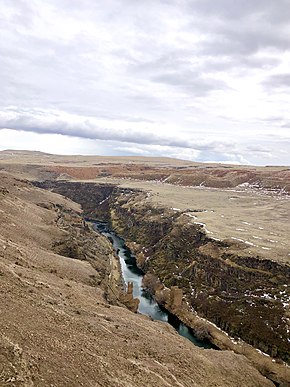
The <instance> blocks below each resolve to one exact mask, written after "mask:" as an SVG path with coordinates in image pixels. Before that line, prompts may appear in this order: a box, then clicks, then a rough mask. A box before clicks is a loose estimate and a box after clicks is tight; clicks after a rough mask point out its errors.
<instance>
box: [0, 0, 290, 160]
mask: <svg viewBox="0 0 290 387" xmlns="http://www.w3.org/2000/svg"><path fill="white" fill-rule="evenodd" d="M0 11H1V12H0V15H1V16H0V33H1V36H3V37H4V38H3V39H1V41H0V56H1V62H0V66H1V72H0V84H1V93H0V147H1V148H2V149H3V148H4V144H5V147H6V145H7V139H8V138H10V136H8V137H7V133H8V132H7V130H10V131H11V130H14V131H15V133H20V131H21V133H22V134H21V136H22V138H24V137H23V136H24V134H23V132H25V133H27V134H26V136H29V133H32V132H33V133H36V134H37V136H36V137H34V143H33V144H31V148H33V149H40V147H41V146H42V145H41V141H40V137H39V135H43V136H44V135H50V136H54V135H62V137H60V138H63V139H64V141H65V142H66V146H64V147H63V152H64V153H69V152H70V151H69V147H68V145H67V144H69V143H70V141H71V144H72V146H71V152H75V151H76V147H75V139H76V138H79V139H80V140H79V141H80V143H81V144H82V146H81V147H80V149H81V152H83V153H86V144H87V152H89V153H93V152H94V149H95V152H96V153H100V152H103V153H104V154H144V155H155V154H158V155H170V156H175V157H181V158H187V159H192V160H199V161H213V160H214V161H233V162H239V163H257V164H290V156H289V154H290V152H289V151H290V147H289V141H290V139H289V123H290V113H289V102H290V101H289V88H290V71H289V69H290V66H289V65H290V25H289V18H290V0H281V1H279V4H278V3H277V2H275V1H274V0H263V1H262V0H257V1H255V2H253V1H250V0H245V1H241V2H233V1H232V0H220V1H211V0H181V1H175V0H166V1H165V0H159V1H158V0H154V1H153V0H148V1H146V2H132V1H127V0H126V1H125V0H106V1H105V0H100V1H98V2H96V1H93V0H83V1H81V2H79V1H76V0H70V1H68V0H58V1H57V0H50V1H48V0H47V1H45V0H44V1H42V2H38V1H36V0H31V1H28V0H19V1H17V2H11V1H8V0H4V1H2V2H1V5H0ZM1 129H2V134H1ZM5 130H6V131H5ZM9 133H10V132H9ZM4 134H5V135H6V140H5V138H4V139H3V136H4ZM64 136H65V137H64ZM26 138H28V137H26ZM51 138H52V137H51ZM13 142H14V143H13V144H11V145H10V146H9V147H10V148H12V147H18V148H22V147H23V146H22V144H21V142H20V141H17V136H15V141H13ZM22 143H23V140H22ZM51 147H52V149H50V151H51V152H54V151H57V152H60V153H61V148H60V147H59V146H58V148H57V149H53V143H52V144H51ZM94 147H95V148H94ZM142 152H143V153H142Z"/></svg>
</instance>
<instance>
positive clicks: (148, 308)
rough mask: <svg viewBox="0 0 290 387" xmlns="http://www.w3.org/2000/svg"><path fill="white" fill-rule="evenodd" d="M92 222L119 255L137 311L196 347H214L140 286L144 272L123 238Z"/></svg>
mask: <svg viewBox="0 0 290 387" xmlns="http://www.w3.org/2000/svg"><path fill="white" fill-rule="evenodd" d="M93 224H94V227H95V228H96V229H97V230H98V231H99V232H101V233H102V234H103V235H105V236H106V237H107V238H108V239H109V240H110V241H111V242H112V244H113V247H114V249H115V251H116V253H117V254H118V256H119V259H120V263H121V268H122V274H123V278H124V281H125V282H126V284H128V282H132V283H133V296H134V297H135V298H139V300H140V304H139V308H138V312H139V313H142V314H145V315H147V316H150V317H151V318H152V319H153V320H160V321H166V322H168V323H169V324H170V325H172V326H173V327H174V328H175V329H176V331H177V332H178V333H179V334H180V335H181V336H183V337H186V338H187V339H188V340H190V341H191V342H192V343H193V344H194V345H197V346H198V347H202V348H214V346H213V345H212V344H210V343H208V342H204V341H200V340H198V339H197V338H196V337H195V336H194V335H193V333H192V332H191V330H190V329H189V328H188V327H187V326H185V325H184V324H183V323H182V322H181V321H180V320H179V319H178V318H177V317H175V316H173V315H172V314H170V313H169V312H167V311H166V310H165V309H161V308H160V307H159V305H158V304H157V303H156V301H155V300H154V299H153V298H152V296H151V295H149V294H148V293H147V292H146V291H145V290H144V289H143V288H142V279H143V276H144V273H143V271H142V270H140V269H139V268H138V267H137V265H136V259H135V256H134V255H133V254H132V252H131V251H130V250H129V249H128V247H126V244H125V241H124V239H122V238H120V237H119V236H118V235H117V234H115V233H114V232H113V231H111V230H109V229H108V226H107V223H105V222H99V221H94V222H93Z"/></svg>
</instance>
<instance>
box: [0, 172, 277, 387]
mask: <svg viewBox="0 0 290 387" xmlns="http://www.w3.org/2000/svg"><path fill="white" fill-rule="evenodd" d="M0 187H1V189H0V219H1V222H0V238H1V243H0V289H1V292H0V298H1V300H0V311H1V314H0V385H1V386H17V387H18V386H37V387H41V386H57V387H62V386H153V385H154V386H156V385H158V386H168V385H170V386H201V385H203V386H237V385H243V386H261V387H262V386H273V383H271V382H270V381H269V380H267V379H265V377H263V376H262V375H261V374H260V373H259V372H258V371H257V370H256V369H255V368H253V367H252V366H251V365H250V363H249V361H248V360H247V359H246V358H244V357H243V356H238V355H235V354H234V353H232V352H229V351H219V352H216V351H213V350H202V349H199V348H197V347H194V346H193V345H192V344H191V343H190V342H189V341H187V340H186V339H184V338H182V337H180V336H178V335H177V334H176V333H175V331H174V330H173V328H171V327H170V326H169V325H168V324H165V323H160V322H154V321H150V319H149V318H146V317H144V316H140V315H137V314H134V313H131V312H129V311H128V309H126V308H125V307H122V306H117V305H116V303H118V300H113V304H114V305H112V304H109V303H108V301H107V297H108V291H107V289H108V283H109V282H108V281H109V277H110V270H111V267H110V262H111V259H110V257H111V258H113V256H112V254H113V251H112V247H111V245H110V243H109V242H108V241H107V240H106V239H104V238H103V237H102V236H101V235H99V234H97V233H95V232H92V231H91V230H90V228H89V227H87V226H86V224H84V223H83V220H82V217H81V216H80V208H79V207H78V206H77V205H76V204H75V203H73V202H71V201H69V200H66V199H64V198H63V197H61V196H59V195H56V194H53V193H51V192H48V191H43V190H40V189H37V188H35V187H33V186H31V184H29V183H27V182H25V181H19V180H16V179H13V178H11V177H10V176H9V175H7V174H5V173H3V172H2V173H1V180H0ZM115 285H116V289H117V288H118V284H117V283H116V284H115Z"/></svg>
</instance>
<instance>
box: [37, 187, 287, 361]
mask: <svg viewBox="0 0 290 387" xmlns="http://www.w3.org/2000/svg"><path fill="white" fill-rule="evenodd" d="M42 186H44V187H45V188H48V187H49V188H51V189H53V190H54V191H57V192H58V193H61V194H63V195H66V196H69V197H71V198H73V199H74V200H76V201H77V202H79V203H81V204H82V206H83V208H84V211H85V214H89V215H93V216H95V217H97V218H101V219H107V220H109V221H110V222H111V223H112V227H113V228H114V230H115V231H117V232H118V233H119V234H120V235H122V236H123V237H125V238H126V240H127V241H128V243H129V244H130V242H134V244H132V243H131V244H130V245H131V246H133V249H134V252H135V253H136V255H137V261H138V265H139V266H140V268H142V269H143V270H144V272H146V273H151V274H154V275H155V276H156V277H158V278H159V279H160V281H161V282H162V284H163V285H164V286H165V287H166V288H170V287H172V286H178V287H179V288H181V289H182V290H183V293H184V296H185V298H186V301H187V302H188V304H189V305H190V307H192V308H193V310H195V311H196V312H198V314H199V315H200V316H203V317H205V318H207V319H208V320H210V321H212V322H213V323H215V324H216V325H217V326H219V327H220V328H222V329H223V330H225V331H226V332H228V333H229V334H230V335H231V336H233V337H239V338H242V339H243V340H244V341H246V342H247V343H249V344H252V345H253V346H255V347H256V348H259V349H260V350H262V351H263V352H266V353H268V354H269V355H270V356H272V357H277V358H280V359H283V360H285V361H287V362H289V361H290V357H289V356H290V355H289V354H290V342H289V317H290V312H289V304H288V302H289V297H290V286H289V283H290V269H289V266H283V265H279V264H278V263H275V262H272V261H269V260H263V259H261V258H260V257H258V256H257V257H247V256H245V254H243V249H244V247H245V245H244V244H243V243H240V242H239V241H236V242H230V241H218V240H214V239H211V238H209V237H208V236H207V234H206V232H205V230H204V228H203V227H202V226H201V225H198V224H196V223H194V221H193V216H194V215H193V214H194V210H191V211H185V212H183V213H182V212H176V211H174V210H172V209H169V208H161V207H157V206H156V205H155V206H154V205H152V203H150V202H149V201H148V194H147V193H144V192H141V191H136V190H130V189H120V188H117V187H114V186H112V185H94V184H86V183H66V182H63V183H59V182H50V183H42ZM197 211H199V210H197Z"/></svg>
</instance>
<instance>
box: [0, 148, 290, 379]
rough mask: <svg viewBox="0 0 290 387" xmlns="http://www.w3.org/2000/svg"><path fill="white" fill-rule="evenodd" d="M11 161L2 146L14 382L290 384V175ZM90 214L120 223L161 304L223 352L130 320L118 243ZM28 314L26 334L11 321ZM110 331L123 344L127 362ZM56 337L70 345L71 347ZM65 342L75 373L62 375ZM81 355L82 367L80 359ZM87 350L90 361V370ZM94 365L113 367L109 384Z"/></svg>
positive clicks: (174, 164)
mask: <svg viewBox="0 0 290 387" xmlns="http://www.w3.org/2000/svg"><path fill="white" fill-rule="evenodd" d="M11 153H13V152H11V151H6V152H0V168H1V172H0V173H1V190H2V191H1V192H2V198H1V206H2V207H1V209H2V211H1V216H2V217H3V220H1V239H2V242H3V248H2V250H3V251H2V253H1V266H2V267H3V270H2V271H1V273H3V274H2V275H1V277H0V280H1V290H2V288H5V289H7V290H6V293H5V294H6V297H4V293H3V292H1V293H2V295H3V302H4V303H2V304H1V305H2V306H1V308H3V310H2V311H1V327H3V329H1V331H2V332H4V333H3V335H2V338H1V340H2V341H1V352H0V354H1V359H4V360H3V361H4V363H3V364H4V367H3V372H2V374H3V375H5V378H4V377H3V378H2V379H3V380H6V381H7V380H10V379H11V378H12V379H13V378H14V379H13V380H14V381H12V382H10V383H14V385H17V386H18V385H20V386H21V385H37V386H38V385H40V386H41V385H49V384H45V383H47V382H48V381H50V383H52V384H53V383H54V384H55V385H57V386H58V385H59V386H61V385H88V386H89V385H120V386H121V385H124V386H125V385H126V386H128V385H137V386H139V385H140V386H142V385H153V384H156V383H157V385H173V386H175V385H176V386H177V385H184V386H193V385H205V386H207V385H208V386H211V385H221V386H226V385H229V386H236V385H245V386H246V385H253V386H254V385H257V386H258V385H260V386H266V385H274V384H275V385H278V386H288V385H289V383H290V373H289V363H290V359H289V354H290V342H289V329H290V328H289V327H290V324H289V321H290V311H289V299H290V293H289V292H290V266H289V263H290V259H289V251H290V249H289V241H288V238H287V235H288V234H289V224H288V223H289V214H290V208H289V196H288V192H289V185H288V182H289V172H288V169H287V168H284V167H281V168H280V167H267V168H254V167H233V166H219V165H194V163H189V162H185V161H175V160H171V159H149V160H145V158H143V159H141V158H132V159H131V160H130V159H129V158H123V159H122V158H112V159H110V158H97V157H83V156H79V157H76V158H75V157H74V158H69V157H68V156H67V157H65V156H53V155H46V154H32V153H29V152H22V153H21V152H18V153H17V152H16V153H15V154H14V153H13V154H11ZM93 164H97V165H93ZM193 171H194V172H193ZM198 176H199V177H200V179H201V180H199V178H198ZM31 216H32V218H31V219H30V217H31ZM18 219H19V220H20V221H19V220H18ZM85 219H87V220H89V219H90V220H92V219H97V220H102V221H105V222H108V224H109V225H110V227H111V229H112V230H114V231H115V232H116V233H117V234H118V235H120V236H121V237H123V238H124V239H125V241H126V245H127V246H128V247H129V248H130V249H131V250H132V252H134V254H135V256H136V262H137V265H138V267H139V268H140V269H141V270H142V271H143V272H144V274H145V277H144V287H146V288H147V290H148V291H150V293H151V294H152V295H153V296H154V297H155V299H156V301H157V302H158V303H159V304H160V305H161V306H162V307H163V308H165V309H167V310H168V311H169V312H170V313H172V314H174V315H175V316H177V317H178V318H179V319H180V320H181V321H182V322H183V323H184V324H185V325H187V326H188V327H190V328H191V329H192V330H193V332H194V333H195V334H196V335H197V336H198V337H199V338H200V339H206V340H209V341H211V342H212V343H213V344H214V345H215V346H216V347H217V348H219V349H220V351H214V350H204V349H199V348H197V347H195V346H193V345H192V344H191V343H190V342H187V340H186V339H184V338H181V337H180V336H178V335H177V334H176V333H175V331H174V330H173V328H170V327H169V326H168V324H165V323H161V322H156V321H150V319H149V318H148V317H145V316H142V315H140V314H138V313H137V314H136V313H132V312H129V311H128V308H129V309H134V299H133V300H132V298H130V297H128V295H127V294H126V291H125V289H124V285H123V282H122V277H121V271H120V264H119V262H118V259H117V257H116V255H115V253H114V251H113V249H112V246H111V244H110V242H109V241H108V240H107V239H106V238H104V237H103V236H102V235H100V234H99V233H98V232H97V231H94V230H92V228H91V226H90V222H87V221H85ZM27 246H29V247H27ZM4 247H5V249H4ZM19 294H21V297H20V296H19ZM9 297H10V298H9ZM8 300H10V302H8ZM50 301H51V303H50ZM30 302H32V305H33V307H34V308H32V305H31V307H30V308H28V305H29V303H30ZM12 303H13V304H15V305H14V307H13V308H12V307H11V305H12ZM74 303H75V305H76V306H74ZM3 305H5V309H4V306H3ZM16 305H17V307H16ZM6 309H7V311H8V313H7V316H6V313H4V311H5V310H6ZM34 309H35V310H34ZM20 311H21V312H20ZM36 311H37V312H36ZM18 313H19V316H20V315H23V316H24V318H23V321H19V317H17V315H18ZM36 315H37V317H36ZM31 316H34V318H33V319H36V322H35V323H34V325H33V327H31V326H29V323H28V322H29V321H31V318H32V317H31ZM17 320H18V321H19V322H18V324H19V329H16V326H15V325H13V324H11V321H17ZM58 320H59V322H60V323H59V324H58V325H57V324H56V321H58ZM47 321H49V324H51V328H52V329H51V330H52V333H53V334H52V336H51V337H50V336H49V337H48V336H47V334H46V335H44V336H45V338H44V341H45V343H46V346H44V347H43V348H41V349H40V348H37V343H38V344H39V342H40V333H41V332H42V334H43V333H44V332H45V323H46V322H47ZM69 321H70V323H69ZM78 324H79V325H78ZM56 325H57V326H56ZM68 325H70V327H71V328H67V327H68ZM129 325H130V327H129ZM77 326H78V327H79V328H77ZM116 326H118V328H116ZM137 326H138V329H137ZM64 327H66V328H64ZM80 327H82V329H81V331H80V330H79V329H80ZM100 327H102V329H103V331H102V332H103V333H102V332H101V330H102V329H101V328H100ZM151 327H152V328H151ZM157 327H158V328H157ZM5 329H6V331H5ZM64 329H65V330H64ZM67 329H68V330H67ZM82 330H83V331H82ZM104 331H109V332H110V340H111V341H113V342H114V345H113V347H114V346H115V347H116V348H118V350H117V351H116V353H114V354H113V353H111V352H110V344H109V343H108V342H106V340H105V338H104V337H103V336H102V335H103V334H104ZM141 332H142V333H141ZM149 332H150V333H149ZM153 332H155V334H153ZM66 333H67V334H68V337H73V338H74V339H75V340H76V343H78V345H81V347H82V348H83V351H82V353H80V352H79V351H77V348H76V346H75V347H72V344H71V343H68V342H67V340H66V339H65V336H63V335H64V334H66ZM107 333H108V332H107ZM137 333H138V334H137ZM135 334H136V335H137V336H136V338H135V339H132V337H133V336H134V335H135ZM26 335H28V337H30V339H31V341H30V340H29V342H28V343H27V341H25V339H24V338H25V336H26ZM99 335H100V336H102V337H99ZM82 336H83V337H82ZM105 336H106V334H105ZM93 337H94V338H95V340H97V343H96V342H95V341H94V340H93ZM165 337H166V338H165ZM60 338H61V339H60ZM50 340H56V341H55V342H57V343H58V345H57V347H58V346H60V344H59V343H60V342H61V343H62V344H61V346H62V348H65V349H66V350H65V353H63V352H64V351H61V349H60V348H55V347H53V346H52V343H51V341H50ZM107 341H108V340H107ZM154 341H155V342H156V343H158V345H157V346H156V345H155V346H154V348H156V350H155V352H154V354H153V353H151V352H152V351H151V350H150V351H151V352H150V351H149V348H151V349H152V348H153V347H151V344H150V343H152V345H153V343H154ZM9 343H10V344H9ZM123 343H125V344H123ZM138 343H139V345H138ZM97 344H98V350H97V348H96V345H97ZM75 345H77V344H75ZM157 347H158V348H157ZM19 348H20V349H19ZM52 348H54V350H56V354H57V356H59V357H58V362H60V363H59V364H62V365H63V371H61V372H59V373H58V372H57V371H56V368H55V367H56V364H57V361H56V359H57V356H56V358H55V359H53V358H50V355H49V353H51V351H52ZM68 348H69V349H68ZM98 351H99V352H100V351H101V352H102V355H100V354H99V353H98ZM148 351H149V352H148ZM162 351H163V352H162ZM20 352H21V354H20ZM105 353H106V357H104V354H105ZM131 353H134V356H133V355H132V356H131V355H129V354H131ZM165 353H166V354H168V356H165ZM71 354H73V357H74V359H75V362H72V363H71V364H68V363H67V362H71V361H72V360H69V359H71ZM90 354H91V355H90ZM135 355H136V357H135ZM62 356H63V358H62ZM83 356H84V359H85V358H86V362H87V363H86V366H85V365H84V364H83V362H81V363H80V364H79V363H78V361H79V360H80V359H81V358H82V357H83ZM90 356H91V358H90V360H88V358H89V357H90ZM117 357H118V359H119V358H120V359H122V360H121V366H120V368H118V369H116V364H117V363H118V359H117ZM131 357H132V359H131ZM47 358H50V360H49V366H47V367H46V366H45V367H44V364H43V362H44V359H47ZM7 359H8V360H7ZM136 359H137V360H136ZM94 361H95V362H96V363H97V364H98V365H99V366H100V364H101V365H102V367H99V368H98V370H99V371H98V372H99V375H98V376H97V378H96V375H94V372H96V371H95V368H94V367H93V364H94ZM104 362H106V363H107V364H106V366H105V365H104ZM64 363H65V364H64ZM31 364H34V366H32V365H31ZM72 364H73V365H72ZM287 364H288V365H287ZM33 367H34V368H33ZM49 367H50V368H49ZM90 367H91V368H90ZM152 367H153V368H152ZM93 368H94V369H93ZM16 369H17V374H15V372H14V371H15V370H16ZM49 369H54V372H51V373H50V372H49ZM125 369H129V370H130V371H128V375H127V376H125ZM77 370H79V371H77ZM153 370H154V371H153ZM222 370H224V373H223V371H222ZM0 372H1V370H0ZM9 372H10V373H9ZM13 372H14V373H13ZM76 372H80V373H82V374H81V376H80V375H79V374H78V375H79V376H78V378H81V379H79V380H81V383H83V384H81V383H80V382H78V381H77V379H76ZM20 374H21V375H22V376H21V378H22V380H20V379H19V377H18V376H17V375H20ZM85 374H86V375H87V378H86V376H85ZM250 374H251V377H249V375H250ZM25 375H26V376H25ZM145 375H146V378H147V376H148V375H150V377H149V379H147V380H146V381H145V380H143V379H142V378H143V377H144V376H145ZM245 375H247V376H245ZM61 377H63V378H64V379H60V378H61ZM265 377H267V379H266V378H265ZM17 378H18V379H19V381H17V380H18V379H17ZM41 378H43V379H44V381H41ZM65 378H66V379H65ZM124 378H125V379H124ZM126 378H127V379H126ZM12 379H11V380H12ZM0 380H1V379H0ZM61 380H62V381H61ZM64 380H65V381H64ZM16 381H17V383H18V384H17V383H16ZM21 383H22V384H21ZM29 383H30V384H29ZM41 383H42V384H41ZM61 383H62V384H61ZM66 383H67V384H66ZM69 383H71V384H69ZM74 383H75V384H74ZM77 383H78V384H77ZM98 383H99V384H98ZM142 383H143V384H142ZM146 383H147V384H146ZM251 383H252V384H251ZM4 385H5V384H4ZM7 385H13V384H8V382H7Z"/></svg>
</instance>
